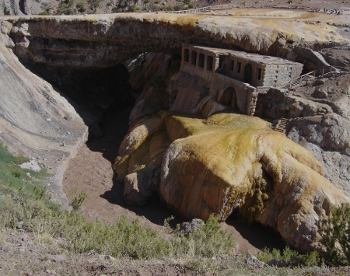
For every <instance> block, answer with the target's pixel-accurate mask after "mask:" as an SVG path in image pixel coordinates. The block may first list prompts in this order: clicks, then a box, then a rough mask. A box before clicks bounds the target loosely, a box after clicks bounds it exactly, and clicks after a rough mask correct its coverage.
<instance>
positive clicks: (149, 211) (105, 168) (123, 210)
mask: <svg viewBox="0 0 350 276" xmlns="http://www.w3.org/2000/svg"><path fill="white" fill-rule="evenodd" d="M130 111H131V108H126V109H124V110H120V111H118V112H115V114H113V116H110V117H109V118H108V119H107V120H106V121H105V122H104V123H103V125H102V127H101V128H102V129H103V131H104V136H103V137H101V138H93V139H91V140H90V141H88V142H87V144H85V145H84V146H83V147H82V148H81V149H80V151H79V153H78V154H77V156H76V157H75V159H74V160H72V162H71V164H70V166H69V168H68V169H67V171H66V172H65V175H64V180H63V188H64V191H65V192H66V193H68V192H69V191H70V190H72V189H74V188H77V189H78V191H85V192H86V193H87V195H88V198H87V199H86V200H85V202H84V204H83V207H82V209H83V212H84V214H85V216H86V217H87V218H89V219H91V220H103V221H106V222H113V221H114V220H115V219H116V217H117V216H120V215H125V216H126V217H127V218H128V219H129V220H135V219H137V218H138V219H139V220H140V221H141V222H142V224H144V225H148V226H150V227H151V228H153V229H159V228H161V227H162V225H163V223H164V219H166V218H168V217H170V216H171V215H174V216H175V214H174V213H173V212H172V211H171V210H169V209H167V208H166V207H165V206H164V205H162V204H160V203H159V202H152V203H150V204H148V205H147V206H145V207H131V206H127V205H125V204H124V202H123V184H122V183H121V182H118V179H117V177H116V175H115V174H114V172H113V169H112V162H113V161H114V159H115V157H116V156H117V153H118V148H119V145H120V143H121V142H122V140H123V138H124V135H125V133H126V132H127V129H128V118H129V114H130ZM181 221H182V220H181V218H179V217H176V216H175V219H174V221H173V223H174V224H175V223H179V222H181ZM224 228H225V229H227V230H228V232H230V233H232V234H233V235H234V237H235V241H236V244H235V248H234V252H235V254H239V253H240V251H244V252H247V251H249V252H250V253H253V254H255V253H256V252H257V251H258V250H259V249H262V248H263V247H279V246H280V245H281V240H280V238H279V237H278V236H277V235H276V234H275V233H274V232H273V231H271V230H270V229H268V228H266V227H263V226H261V225H255V226H252V227H248V226H246V225H244V224H241V223H239V222H238V221H236V220H234V219H233V218H230V219H229V220H228V221H227V222H226V223H225V224H224Z"/></svg>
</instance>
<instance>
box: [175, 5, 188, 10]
mask: <svg viewBox="0 0 350 276" xmlns="http://www.w3.org/2000/svg"><path fill="white" fill-rule="evenodd" d="M185 9H186V8H185V6H184V5H175V6H174V11H182V10H185Z"/></svg>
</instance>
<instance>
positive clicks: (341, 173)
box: [256, 74, 350, 195]
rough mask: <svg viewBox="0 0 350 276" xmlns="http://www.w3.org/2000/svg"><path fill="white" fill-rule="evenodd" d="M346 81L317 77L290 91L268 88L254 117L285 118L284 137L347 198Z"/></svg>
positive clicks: (349, 117) (349, 102) (349, 100)
mask: <svg viewBox="0 0 350 276" xmlns="http://www.w3.org/2000/svg"><path fill="white" fill-rule="evenodd" d="M349 89H350V78H349V75H348V74H336V75H334V76H331V77H321V76H320V77H318V78H316V80H315V81H314V82H313V83H309V84H304V85H301V86H297V87H296V88H293V91H289V92H288V91H287V90H285V91H280V90H278V89H271V90H269V92H268V93H267V94H266V95H260V96H259V97H260V98H259V103H258V109H257V111H256V115H257V116H260V117H264V118H270V119H273V120H274V119H279V118H282V117H285V118H289V119H291V120H289V122H288V125H287V127H286V134H287V136H288V137H289V138H290V139H292V140H293V141H295V142H297V143H299V144H300V145H302V146H303V147H305V148H306V149H308V150H309V151H310V152H312V153H313V155H314V156H315V157H316V158H317V160H318V161H319V162H321V163H322V165H323V167H324V168H325V177H326V178H327V179H328V180H329V181H331V182H332V183H333V184H334V185H335V186H336V187H338V188H340V189H342V190H343V191H344V192H345V193H346V194H347V195H350V185H349V183H350V157H349V156H350V155H349V152H350V148H349V146H350V144H349V133H350V113H349V110H350V109H349V106H350V97H349V95H350V93H349V91H350V90H349Z"/></svg>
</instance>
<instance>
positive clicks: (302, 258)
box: [257, 246, 320, 267]
mask: <svg viewBox="0 0 350 276" xmlns="http://www.w3.org/2000/svg"><path fill="white" fill-rule="evenodd" d="M257 257H258V259H259V260H260V261H263V262H265V263H267V262H269V261H270V260H272V259H275V260H277V261H279V262H281V263H282V264H283V265H284V266H288V267H305V266H316V265H318V264H320V258H319V255H318V253H317V252H316V251H314V252H311V253H308V254H300V253H299V252H298V251H295V250H292V249H290V248H289V247H288V246H287V247H285V248H284V249H283V252H282V254H281V252H280V250H278V249H276V248H274V249H272V250H269V249H267V248H264V249H263V251H262V252H261V253H260V254H258V256H257Z"/></svg>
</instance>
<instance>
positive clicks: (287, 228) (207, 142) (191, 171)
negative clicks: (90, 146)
mask: <svg viewBox="0 0 350 276" xmlns="http://www.w3.org/2000/svg"><path fill="white" fill-rule="evenodd" d="M159 120H162V124H161V125H159ZM150 122H157V123H156V126H157V127H153V128H152V127H150V126H149V125H150ZM145 125H148V126H147V127H146V129H148V130H152V131H146V132H147V133H148V134H147V136H146V137H144V136H143V135H139V134H136V135H137V136H138V137H143V138H142V142H140V143H135V142H133V141H134V140H133V139H131V136H132V135H133V133H138V132H135V131H134V130H131V131H130V132H129V134H128V135H127V136H126V138H125V140H124V142H123V144H122V146H123V147H124V149H122V148H121V149H120V153H125V155H122V156H120V157H118V158H117V161H116V163H115V165H114V168H115V169H116V170H117V172H118V174H119V175H120V176H126V179H128V178H131V176H135V175H134V174H135V173H140V176H141V175H142V177H132V179H134V180H135V179H140V180H142V182H145V178H147V177H149V178H153V179H154V176H155V174H153V175H152V174H147V175H148V176H146V175H145V174H144V170H149V168H150V167H152V168H153V169H154V170H153V171H156V169H155V166H156V165H159V166H160V169H161V170H160V175H159V176H158V177H159V178H158V179H159V181H154V180H153V181H152V183H153V185H154V184H156V185H154V186H153V188H150V189H151V190H152V189H153V190H159V194H160V196H161V197H162V198H163V200H164V201H165V202H166V203H167V204H168V205H169V206H170V207H171V208H173V209H175V210H176V211H177V212H179V213H180V214H181V215H182V216H183V217H184V218H186V219H192V218H201V219H203V220H206V219H208V218H209V215H210V214H214V215H215V216H217V217H218V218H219V219H220V220H226V218H227V217H228V216H229V215H230V214H231V212H232V210H233V209H234V208H237V207H238V208H239V210H240V212H241V214H242V216H243V217H244V218H245V219H246V220H247V221H249V222H252V221H258V222H260V223H262V224H264V225H268V226H271V227H273V228H274V229H276V230H277V231H278V232H279V233H280V234H281V236H282V237H283V238H284V239H285V240H286V242H287V243H288V244H289V245H291V246H294V247H297V248H299V249H300V250H305V251H307V250H312V249H314V248H315V246H316V245H315V243H314V242H315V241H316V240H317V227H316V222H317V221H318V220H319V218H320V217H324V216H327V215H329V207H330V205H331V204H339V203H341V202H347V201H349V199H348V198H347V197H346V196H345V195H344V193H343V192H342V191H341V190H338V189H337V188H335V187H334V186H333V185H332V184H331V183H330V182H329V181H328V180H327V179H326V178H324V177H323V174H324V170H323V167H322V165H321V164H320V163H319V162H318V161H317V160H316V159H315V158H314V156H313V155H312V153H310V152H309V151H308V150H306V149H305V148H303V147H301V146H299V145H298V144H296V143H294V142H293V141H291V140H290V139H288V138H287V137H285V136H284V135H283V134H281V133H278V132H275V131H273V130H271V128H270V124H269V123H268V122H266V121H264V120H261V119H259V118H256V117H249V116H245V115H238V114H233V113H221V114H215V115H213V116H211V117H209V118H208V119H199V118H190V117H185V116H181V115H175V114H173V113H170V112H161V113H159V114H158V115H155V116H153V117H152V118H151V119H148V120H146V121H145ZM135 129H140V125H136V126H135ZM146 132H144V133H146ZM128 141H129V142H128ZM129 145H132V146H131V147H130V146H129ZM135 181H136V180H135ZM146 186H147V185H146ZM149 186H150V185H149Z"/></svg>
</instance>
